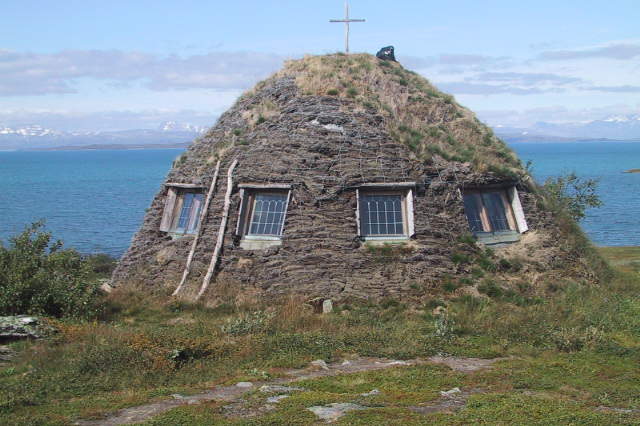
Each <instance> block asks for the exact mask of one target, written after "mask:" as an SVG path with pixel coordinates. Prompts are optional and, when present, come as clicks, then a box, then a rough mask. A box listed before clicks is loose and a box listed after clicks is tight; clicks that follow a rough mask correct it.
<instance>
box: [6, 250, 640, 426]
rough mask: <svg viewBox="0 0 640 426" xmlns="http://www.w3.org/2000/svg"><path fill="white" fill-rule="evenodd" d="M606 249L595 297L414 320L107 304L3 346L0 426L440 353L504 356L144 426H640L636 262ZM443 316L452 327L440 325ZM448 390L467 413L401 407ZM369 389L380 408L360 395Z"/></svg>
mask: <svg viewBox="0 0 640 426" xmlns="http://www.w3.org/2000/svg"><path fill="white" fill-rule="evenodd" d="M601 250H602V253H603V254H604V255H605V256H606V257H607V258H608V259H610V261H611V262H612V263H614V264H618V263H619V262H622V263H620V264H621V265H622V266H625V267H626V270H624V271H621V272H620V273H618V274H617V275H616V276H615V277H614V278H612V279H611V280H609V281H608V282H607V283H601V284H600V285H597V286H596V285H587V284H580V283H575V284H571V285H567V286H562V287H558V286H556V287H553V290H552V291H553V294H547V295H546V297H544V298H541V297H530V298H514V297H512V296H509V297H507V296H506V295H499V296H496V297H494V298H493V299H490V298H488V297H484V296H483V297H482V298H476V297H472V296H469V295H467V296H461V297H450V298H448V299H447V300H446V301H443V300H441V299H439V298H438V297H433V298H431V299H427V300H425V301H424V302H423V304H422V305H419V306H416V307H407V306H405V305H404V304H402V303H400V302H399V301H396V300H393V299H387V300H384V301H382V302H380V303H373V302H368V303H364V302H359V303H351V304H342V305H338V306H337V309H336V312H334V313H332V314H327V315H316V314H313V313H312V312H311V311H309V310H306V309H302V308H301V301H299V300H284V301H282V303H281V304H280V305H278V307H273V306H267V305H264V304H261V303H260V302H255V301H254V302H247V303H245V304H235V303H229V304H223V305H220V306H218V307H207V306H204V305H202V304H190V303H185V302H180V301H171V300H170V298H169V297H168V296H167V295H154V296H150V295H147V294H142V293H136V292H129V293H120V294H115V295H112V296H110V297H109V298H108V300H107V301H106V303H107V306H108V309H107V312H105V314H104V315H103V317H102V318H101V320H100V321H96V322H93V323H87V322H79V321H78V322H73V321H68V322H59V323H57V326H58V327H59V329H60V333H59V334H58V335H56V336H55V337H52V338H50V339H48V340H46V341H40V342H22V343H14V344H12V346H13V348H14V349H16V350H17V351H19V352H20V358H19V360H18V361H17V362H16V363H14V364H11V365H5V366H2V367H0V424H7V425H71V424H73V423H74V422H75V421H77V420H78V419H89V418H100V417H101V416H103V415H104V414H105V413H107V412H109V411H112V410H115V409H118V408H123V407H130V406H135V405H139V404H142V403H145V402H148V401H156V400H163V399H167V398H169V399H170V398H171V394H175V393H180V394H183V395H188V394H192V393H196V392H198V391H202V390H205V389H208V388H211V387H212V386H214V385H217V384H234V383H237V382H238V381H246V380H249V381H259V380H269V379H273V378H278V377H280V376H281V375H282V371H283V369H285V368H292V367H295V368H298V367H304V366H306V365H308V363H309V362H310V361H312V360H314V359H318V358H320V359H324V360H326V361H328V362H329V361H341V360H342V359H345V358H351V357H355V356H381V357H388V358H395V359H411V358H425V357H428V356H432V355H436V354H446V355H454V356H464V357H483V358H494V357H508V358H507V359H504V360H501V361H498V362H497V363H496V364H494V368H493V369H490V370H485V371H479V372H475V373H472V374H462V373H458V372H455V371H453V370H451V369H449V368H448V367H445V366H441V365H434V364H423V365H418V366H412V367H398V368H394V369H392V370H385V371H375V372H367V373H358V374H353V375H347V376H340V377H333V378H317V379H312V380H308V381H306V382H303V383H301V384H298V385H301V386H304V387H305V388H307V389H308V391H304V392H298V393H294V394H292V395H291V397H289V398H287V399H285V400H283V401H282V402H281V403H280V404H278V406H277V408H276V409H274V410H272V411H270V412H268V413H266V414H264V415H260V416H257V417H249V418H232V417H229V416H225V415H224V414H223V411H224V410H223V405H224V404H222V403H213V402H212V403H204V404H200V405H193V406H181V407H179V408H176V409H174V410H171V411H169V412H167V413H165V414H163V415H161V416H158V417H156V418H153V419H151V420H149V421H147V422H146V423H144V424H146V425H167V424H170V425H311V424H320V423H321V422H319V421H318V420H317V419H316V418H315V416H314V415H313V414H312V413H311V412H309V411H307V410H306V408H307V407H309V406H312V405H323V404H328V403H333V402H355V403H359V404H363V405H366V406H368V407H370V409H368V410H365V411H357V412H351V413H348V414H346V415H345V416H344V417H342V418H341V419H340V420H339V421H338V422H336V423H335V424H337V425H380V424H389V425H396V424H397V425H414V424H415V425H422V424H424V425H426V424H429V425H433V424H435V425H445V424H447V425H450V424H452V425H467V424H474V425H475V424H479V425H481V424H487V425H519V424H522V425H525V424H526V425H612V424H622V425H632V424H639V423H640V412H639V411H637V410H640V369H639V368H638V365H639V363H640V292H639V291H638V290H639V288H640V285H639V283H638V281H639V278H638V275H637V274H636V273H635V272H634V270H635V271H637V267H633V265H637V263H634V262H638V261H639V260H640V249H638V248H609V249H601ZM629 265H632V266H629ZM439 305H444V306H445V308H446V314H444V315H443V314H440V315H435V314H434V313H433V309H434V308H436V307H437V306H439ZM453 387H460V388H461V389H462V390H463V393H464V392H466V393H468V394H471V393H472V390H473V394H471V395H470V396H469V398H468V400H467V407H466V408H465V409H464V410H459V411H456V412H454V413H452V414H451V413H450V414H447V413H433V414H420V413H417V412H415V411H413V410H412V409H410V407H413V406H419V405H420V404H425V403H429V402H433V401H436V400H437V398H439V392H440V391H442V390H448V389H451V388H453ZM372 389H379V390H380V392H381V394H380V395H376V396H373V397H366V398H365V397H362V396H361V395H360V394H361V393H364V392H369V391H371V390H372ZM245 399H246V401H247V402H246V404H247V405H248V406H249V407H260V406H263V405H264V403H265V399H266V396H265V395H263V394H261V393H259V392H252V393H250V394H248V395H247V397H246V398H245ZM598 407H608V408H610V409H611V408H613V409H622V410H636V411H635V412H633V411H632V412H624V411H612V410H603V409H602V408H600V409H598Z"/></svg>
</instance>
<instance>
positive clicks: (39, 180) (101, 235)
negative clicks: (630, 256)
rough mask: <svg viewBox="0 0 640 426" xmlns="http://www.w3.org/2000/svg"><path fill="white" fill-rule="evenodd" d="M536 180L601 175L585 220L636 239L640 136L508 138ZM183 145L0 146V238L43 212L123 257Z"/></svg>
mask: <svg viewBox="0 0 640 426" xmlns="http://www.w3.org/2000/svg"><path fill="white" fill-rule="evenodd" d="M511 146H512V148H513V149H514V150H515V151H516V153H517V154H518V156H519V157H520V158H521V159H522V161H523V163H524V162H526V161H527V160H529V159H531V160H533V174H534V176H535V178H536V180H538V181H541V180H544V179H545V178H546V177H547V176H557V175H558V174H560V173H562V171H563V170H574V169H575V170H576V171H577V172H578V174H579V175H580V176H581V177H583V178H592V177H601V179H602V180H601V181H600V184H599V187H598V194H599V195H600V197H601V199H602V201H603V202H604V206H603V207H602V208H600V209H591V210H589V211H588V212H587V217H586V218H585V219H584V220H583V221H582V225H583V227H584V229H585V230H586V232H587V234H588V235H589V236H590V237H591V239H592V240H593V241H594V242H595V243H596V244H598V245H604V246H626V245H640V215H638V214H637V213H636V211H637V210H638V209H637V207H640V197H639V196H638V194H640V174H625V173H622V172H624V171H625V170H628V169H632V168H640V142H575V143H514V144H511ZM182 151H183V150H182V149H149V150H104V151H102V150H100V151H97V150H92V151H39V152H0V187H1V188H2V191H0V240H2V241H6V239H7V238H8V237H9V236H10V235H13V234H15V233H16V232H19V231H20V230H22V229H23V228H24V226H25V225H26V224H28V223H30V222H33V221H35V220H39V219H41V218H44V219H45V220H46V227H47V229H48V230H50V231H51V232H52V233H53V235H54V237H55V238H61V239H63V240H64V242H65V246H66V247H73V248H76V249H77V250H79V251H81V252H83V253H99V252H104V253H109V254H111V255H113V256H120V255H122V253H124V251H125V250H126V248H127V246H128V245H129V243H130V241H131V238H132V237H133V234H134V233H135V232H136V231H137V230H138V228H139V227H140V224H141V223H142V219H143V217H144V212H145V209H146V208H147V207H149V204H150V203H151V200H152V199H153V197H154V195H155V193H156V192H157V191H158V189H159V188H160V184H161V183H162V181H163V179H164V177H165V175H166V174H167V172H168V171H169V169H170V168H171V163H172V162H173V160H174V159H175V158H176V157H177V156H178V155H180V153H181V152H182Z"/></svg>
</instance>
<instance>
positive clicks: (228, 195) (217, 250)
mask: <svg viewBox="0 0 640 426" xmlns="http://www.w3.org/2000/svg"><path fill="white" fill-rule="evenodd" d="M236 164H238V160H237V159H234V160H233V163H231V166H229V170H228V171H227V193H226V194H225V196H224V211H223V213H222V220H221V222H220V227H219V228H218V240H217V241H216V248H215V250H214V251H213V256H211V263H210V264H209V269H208V270H207V275H205V277H204V280H203V281H202V287H200V291H199V292H198V295H197V296H196V300H198V299H200V297H202V295H203V294H204V292H205V291H206V290H207V287H209V282H210V281H211V277H212V276H213V271H214V269H215V268H216V265H217V264H218V259H219V257H220V250H221V249H222V243H223V241H224V231H225V229H226V227H227V219H229V206H230V205H231V189H232V187H233V170H234V169H235V168H236Z"/></svg>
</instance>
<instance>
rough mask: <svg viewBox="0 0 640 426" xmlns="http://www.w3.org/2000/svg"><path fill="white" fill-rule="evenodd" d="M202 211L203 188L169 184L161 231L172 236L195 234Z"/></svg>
mask: <svg viewBox="0 0 640 426" xmlns="http://www.w3.org/2000/svg"><path fill="white" fill-rule="evenodd" d="M201 210H202V188H201V187H197V186H195V185H188V184H173V185H171V184H168V185H167V196H166V199H165V206H164V212H163V214H162V221H161V223H160V230H161V231H165V232H169V233H172V234H193V233H195V232H196V230H197V229H198V222H199V220H200V212H201Z"/></svg>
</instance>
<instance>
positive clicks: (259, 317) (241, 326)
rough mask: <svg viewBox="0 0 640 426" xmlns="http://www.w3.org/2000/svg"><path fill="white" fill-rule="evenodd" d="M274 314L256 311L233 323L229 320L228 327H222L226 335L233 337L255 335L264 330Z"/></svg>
mask: <svg viewBox="0 0 640 426" xmlns="http://www.w3.org/2000/svg"><path fill="white" fill-rule="evenodd" d="M273 317H274V314H273V313H270V312H265V311H255V312H251V313H247V314H245V315H244V316H243V317H239V318H236V319H235V321H232V320H231V318H229V319H228V320H227V325H223V326H221V327H220V330H222V332H223V333H225V334H230V335H232V336H241V335H244V334H250V333H255V332H258V331H261V330H263V329H264V328H265V327H266V326H267V325H268V324H269V322H270V321H271V320H272V319H273Z"/></svg>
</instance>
